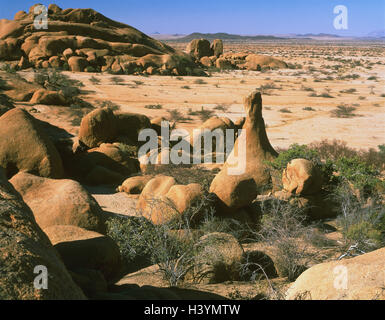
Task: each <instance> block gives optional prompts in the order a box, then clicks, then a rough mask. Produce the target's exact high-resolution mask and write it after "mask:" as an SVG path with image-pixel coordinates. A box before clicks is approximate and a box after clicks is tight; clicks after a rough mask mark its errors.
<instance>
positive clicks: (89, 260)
mask: <svg viewBox="0 0 385 320" xmlns="http://www.w3.org/2000/svg"><path fill="white" fill-rule="evenodd" d="M44 232H45V233H46V234H47V236H48V238H49V239H50V240H51V242H52V245H53V246H54V248H55V249H56V250H57V251H58V252H59V254H60V256H61V258H62V259H63V262H64V264H65V265H66V267H67V268H68V269H69V270H71V271H76V270H78V269H90V270H97V271H100V272H101V273H102V274H103V276H104V278H105V279H106V281H107V282H108V283H114V282H116V281H117V280H119V278H120V277H121V272H122V259H121V255H120V251H119V248H118V246H117V245H116V243H115V242H114V241H113V240H112V239H111V238H110V237H108V236H104V235H102V234H100V233H97V232H93V231H88V230H85V229H82V228H79V227H75V226H69V225H67V226H60V225H57V226H51V227H48V228H45V229H44Z"/></svg>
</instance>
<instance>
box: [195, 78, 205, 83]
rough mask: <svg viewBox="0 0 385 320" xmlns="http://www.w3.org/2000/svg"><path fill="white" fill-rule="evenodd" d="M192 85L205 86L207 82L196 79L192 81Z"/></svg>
mask: <svg viewBox="0 0 385 320" xmlns="http://www.w3.org/2000/svg"><path fill="white" fill-rule="evenodd" d="M194 83H195V84H207V82H206V81H204V80H203V79H196V80H194Z"/></svg>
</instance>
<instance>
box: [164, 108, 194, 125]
mask: <svg viewBox="0 0 385 320" xmlns="http://www.w3.org/2000/svg"><path fill="white" fill-rule="evenodd" d="M167 112H168V121H175V122H177V121H184V120H189V119H188V118H186V117H185V116H184V115H183V114H182V113H181V112H180V111H179V110H176V109H172V110H167Z"/></svg>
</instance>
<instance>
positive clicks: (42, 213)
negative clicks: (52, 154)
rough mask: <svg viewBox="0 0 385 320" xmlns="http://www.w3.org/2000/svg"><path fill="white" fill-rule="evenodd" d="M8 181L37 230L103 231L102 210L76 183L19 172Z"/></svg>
mask: <svg viewBox="0 0 385 320" xmlns="http://www.w3.org/2000/svg"><path fill="white" fill-rule="evenodd" d="M10 182H11V183H12V185H13V186H14V187H15V189H16V190H17V191H18V192H19V193H20V194H21V196H22V197H23V200H24V201H25V202H26V203H27V204H28V206H29V207H30V208H31V210H32V212H33V214H34V216H35V219H36V222H37V223H38V225H39V226H40V227H41V228H43V229H44V228H47V227H49V226H53V225H73V226H78V227H81V228H84V229H87V230H91V231H97V232H100V233H105V232H106V227H105V218H104V214H103V211H102V209H101V208H100V206H99V205H98V203H97V202H96V200H95V199H94V198H93V197H92V196H91V195H90V194H89V193H88V192H87V191H86V190H85V189H84V188H83V187H82V186H81V185H80V184H79V183H78V182H76V181H73V180H54V179H47V178H42V177H37V176H34V175H32V174H28V173H23V172H20V173H18V174H17V175H15V176H14V177H13V178H12V179H11V180H10Z"/></svg>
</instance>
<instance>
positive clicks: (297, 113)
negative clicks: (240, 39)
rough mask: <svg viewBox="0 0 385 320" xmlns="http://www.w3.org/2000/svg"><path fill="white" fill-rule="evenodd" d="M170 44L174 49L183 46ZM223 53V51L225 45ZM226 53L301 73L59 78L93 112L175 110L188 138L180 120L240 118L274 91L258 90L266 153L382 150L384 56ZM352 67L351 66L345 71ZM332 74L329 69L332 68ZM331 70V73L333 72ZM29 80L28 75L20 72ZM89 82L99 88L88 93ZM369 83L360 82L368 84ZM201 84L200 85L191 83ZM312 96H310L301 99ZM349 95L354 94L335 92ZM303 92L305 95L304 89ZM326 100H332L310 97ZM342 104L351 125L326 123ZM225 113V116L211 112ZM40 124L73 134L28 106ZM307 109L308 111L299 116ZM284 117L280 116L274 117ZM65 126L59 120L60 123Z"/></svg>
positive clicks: (55, 116) (351, 51)
mask: <svg viewBox="0 0 385 320" xmlns="http://www.w3.org/2000/svg"><path fill="white" fill-rule="evenodd" d="M183 45H184V44H178V45H175V46H183ZM225 48H226V45H225ZM227 51H237V52H239V51H249V52H255V53H264V54H270V55H275V56H277V57H280V58H282V59H284V60H285V61H286V62H287V63H290V64H297V65H301V68H299V69H282V70H275V71H267V72H256V71H239V70H233V71H224V72H214V73H212V75H211V76H210V77H200V78H197V77H168V76H166V77H165V76H163V77H162V76H149V77H142V76H128V75H119V76H118V77H119V78H121V80H122V82H121V84H119V85H117V84H114V83H113V82H112V81H111V78H112V77H114V76H113V75H109V74H90V73H72V72H65V74H68V75H69V76H70V77H72V78H76V79H78V80H80V81H82V82H83V84H84V85H85V87H84V88H83V90H84V92H85V93H84V94H83V95H82V98H83V99H85V100H86V101H88V102H90V103H92V104H94V105H97V104H98V103H100V102H101V101H112V102H113V103H116V104H118V105H119V106H120V110H121V111H123V112H138V113H143V114H146V115H147V116H149V117H150V118H154V117H159V116H165V117H168V116H169V113H168V110H172V109H176V110H178V111H179V112H181V113H182V114H183V115H184V116H186V118H188V120H184V121H180V122H179V123H178V125H177V127H179V128H186V129H188V130H192V129H193V128H195V127H197V126H199V125H200V124H201V123H202V121H201V119H199V118H198V117H197V116H191V115H188V113H189V110H192V111H197V110H201V108H202V107H203V108H204V109H211V110H213V115H218V116H227V117H229V118H231V119H232V120H236V119H237V118H239V117H242V116H244V111H243V102H242V101H243V98H244V97H245V96H246V95H248V94H249V93H250V92H252V91H253V90H255V89H257V88H259V87H260V86H261V85H266V84H273V85H274V86H275V87H276V89H269V90H264V92H263V104H264V111H263V116H264V119H265V122H266V124H267V133H268V137H269V139H270V141H271V143H272V145H273V146H274V147H279V148H286V147H288V146H289V145H291V144H293V143H300V144H308V143H310V142H314V141H320V140H323V139H329V140H333V139H339V140H344V141H346V142H347V143H348V145H349V146H351V147H354V148H365V149H368V148H371V147H373V148H375V147H377V146H378V145H379V144H383V143H385V113H384V111H385V110H384V108H385V97H382V96H381V95H383V94H385V49H384V47H383V46H382V47H377V46H375V45H371V46H370V45H368V44H367V45H366V46H363V45H361V44H357V47H347V46H342V45H341V46H338V45H336V44H334V45H333V46H320V45H319V46H314V45H309V46H294V45H286V46H284V45H283V46H282V47H279V46H273V45H270V46H266V47H263V48H262V47H261V46H260V45H254V47H253V45H246V44H243V45H241V44H239V45H232V47H231V46H230V48H227ZM352 61H353V62H356V61H358V62H359V63H360V65H359V66H356V65H352ZM335 66H337V67H335ZM333 68H339V69H338V71H336V70H335V69H333ZM21 74H22V76H23V77H25V78H27V79H31V78H32V76H33V75H32V73H31V72H28V71H26V72H22V73H21ZM352 74H358V75H359V78H358V79H355V80H352V79H345V80H338V79H337V77H338V76H340V75H352ZM91 76H94V77H96V78H98V79H99V80H100V84H97V85H94V84H93V83H92V82H91V81H90V78H91ZM373 76H374V77H376V80H368V78H370V77H373ZM197 79H201V83H200V84H199V83H197ZM306 88H312V89H313V90H314V91H306V90H305V89H306ZM348 89H355V90H356V91H355V92H354V93H343V92H341V91H344V90H348ZM308 90H309V89H308ZM312 92H314V93H316V94H317V95H319V94H321V93H324V92H328V93H329V94H330V95H331V96H332V97H333V98H323V97H310V96H309V94H311V93H312ZM157 104H159V105H161V109H158V110H152V109H147V108H145V106H148V105H157ZM341 104H345V105H347V106H353V107H355V108H356V111H354V113H355V114H356V116H355V117H352V118H333V117H331V115H330V111H331V110H333V109H335V108H336V107H337V106H338V105H341ZM218 105H220V106H225V107H226V108H227V110H226V112H223V111H220V110H218V109H215V107H217V106H218ZM34 107H35V108H36V109H38V111H39V112H40V115H39V114H37V115H36V116H37V117H43V118H44V117H46V118H49V120H50V121H53V122H56V123H57V124H59V123H60V125H61V126H63V127H65V128H66V129H67V130H69V131H70V132H72V133H74V134H76V133H77V129H78V128H77V127H73V126H71V125H70V124H68V123H67V124H66V123H65V121H63V117H64V118H65V109H64V110H61V111H60V112H59V111H58V110H59V109H57V107H56V108H55V111H53V110H52V108H50V107H47V106H34ZM305 107H311V108H312V109H314V111H306V110H304V108H305ZM282 109H287V110H288V111H289V112H288V113H284V112H282V111H281V110H282ZM64 120H65V119H64Z"/></svg>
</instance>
